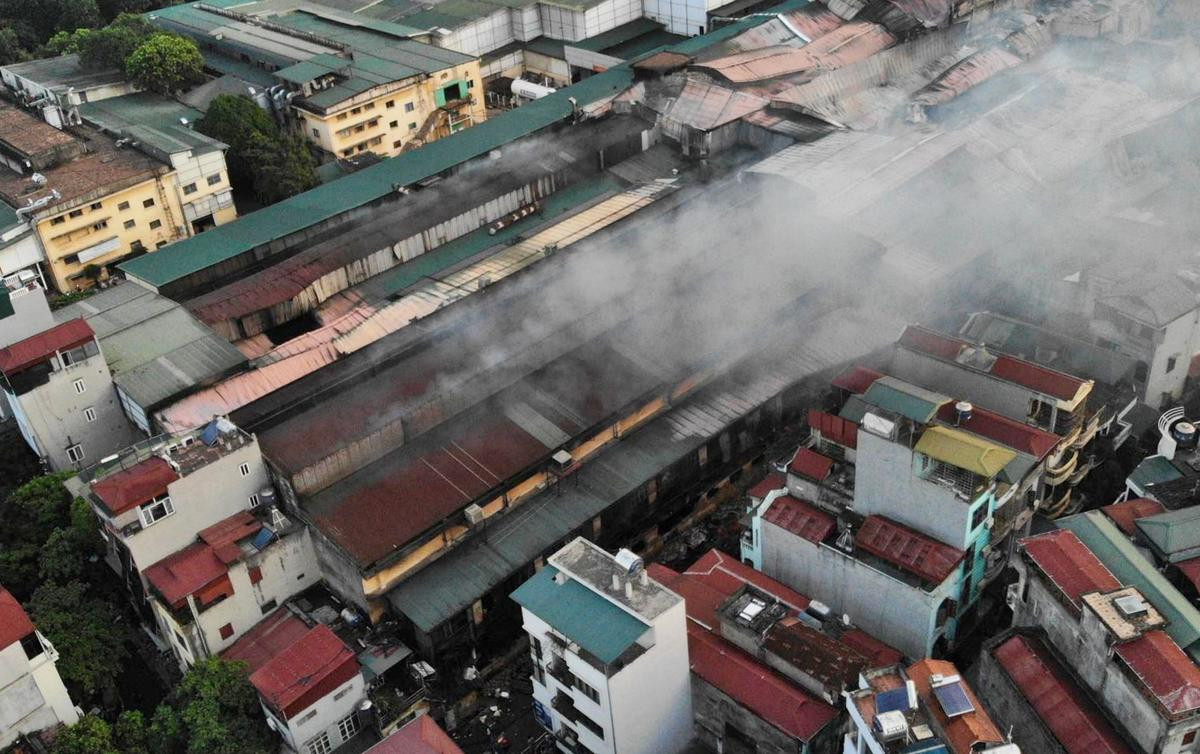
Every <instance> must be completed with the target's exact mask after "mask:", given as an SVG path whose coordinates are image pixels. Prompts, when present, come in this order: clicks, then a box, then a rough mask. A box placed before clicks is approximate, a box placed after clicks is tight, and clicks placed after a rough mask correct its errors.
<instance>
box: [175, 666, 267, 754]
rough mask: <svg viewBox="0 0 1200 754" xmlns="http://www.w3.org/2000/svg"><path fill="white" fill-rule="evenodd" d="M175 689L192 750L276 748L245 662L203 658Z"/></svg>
mask: <svg viewBox="0 0 1200 754" xmlns="http://www.w3.org/2000/svg"><path fill="white" fill-rule="evenodd" d="M175 694H176V704H175V708H176V709H177V710H178V712H179V717H180V719H181V721H182V723H183V727H184V730H185V731H186V739H187V751H188V754H241V753H244V754H257V753H258V752H263V753H264V754H265V752H267V751H269V750H271V748H273V747H272V744H274V737H273V736H272V735H271V732H270V730H269V729H268V728H267V726H266V723H265V722H264V720H263V717H262V711H261V709H260V707H259V704H258V693H257V692H256V691H255V690H254V687H253V686H251V685H250V680H249V677H248V676H247V673H246V664H245V663H244V662H230V661H228V660H222V659H220V658H214V657H210V658H208V659H205V660H201V661H200V662H198V663H196V664H195V665H194V666H193V667H192V669H191V670H189V671H188V673H187V675H185V676H184V677H183V680H182V681H181V682H180V683H179V686H178V688H176V690H175Z"/></svg>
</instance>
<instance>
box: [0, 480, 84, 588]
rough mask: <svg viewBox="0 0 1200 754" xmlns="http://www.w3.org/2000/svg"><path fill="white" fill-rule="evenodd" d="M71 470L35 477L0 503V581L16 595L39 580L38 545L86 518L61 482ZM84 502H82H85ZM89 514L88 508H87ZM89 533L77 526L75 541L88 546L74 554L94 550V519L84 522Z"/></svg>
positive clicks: (80, 555) (40, 548)
mask: <svg viewBox="0 0 1200 754" xmlns="http://www.w3.org/2000/svg"><path fill="white" fill-rule="evenodd" d="M70 475H71V472H66V473H61V474H50V475H47V476H40V477H37V478H35V479H33V480H31V481H29V482H27V483H25V484H23V485H21V486H20V487H18V488H17V489H15V490H13V492H12V493H11V494H9V496H8V498H7V499H6V500H5V501H4V504H3V505H2V506H0V520H3V521H4V526H0V584H4V586H5V587H6V588H7V589H8V590H9V591H10V592H12V593H13V594H14V595H15V596H16V597H17V599H19V600H27V599H28V598H29V596H30V595H31V594H33V590H34V589H36V588H37V586H38V584H39V583H41V576H40V563H39V561H40V558H41V554H42V549H43V548H44V547H45V545H46V543H47V542H48V541H49V540H50V537H51V535H53V534H54V533H55V531H56V530H59V529H71V528H73V527H74V526H76V523H75V522H76V521H78V522H80V523H79V526H81V527H82V526H84V523H83V522H86V521H87V519H85V518H83V517H82V516H79V515H76V514H74V513H73V510H72V501H71V495H70V493H68V492H67V488H66V487H64V486H63V480H64V479H66V478H67V477H69V476H70ZM85 505H86V504H85ZM87 513H88V514H89V516H90V511H87ZM86 525H87V526H88V528H90V531H91V533H85V531H86V530H85V529H83V528H81V529H80V533H79V534H78V535H76V539H75V541H76V542H77V543H78V544H81V545H83V546H85V547H88V548H91V549H89V550H88V551H87V552H86V553H83V552H82V551H81V554H79V555H76V557H86V556H87V555H89V554H92V553H95V552H98V550H96V549H94V548H95V547H96V541H95V538H97V537H99V534H98V533H96V525H95V523H94V519H93V520H92V522H90V523H87V524H86Z"/></svg>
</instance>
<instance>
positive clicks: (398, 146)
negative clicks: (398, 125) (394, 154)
mask: <svg viewBox="0 0 1200 754" xmlns="http://www.w3.org/2000/svg"><path fill="white" fill-rule="evenodd" d="M400 143H401V142H400V140H399V139H397V140H395V141H393V142H392V149H399V148H400Z"/></svg>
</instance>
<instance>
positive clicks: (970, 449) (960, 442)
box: [915, 426, 1017, 479]
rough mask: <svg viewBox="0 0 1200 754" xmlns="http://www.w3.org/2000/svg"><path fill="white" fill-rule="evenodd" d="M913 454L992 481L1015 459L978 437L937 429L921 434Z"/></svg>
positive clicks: (1015, 455)
mask: <svg viewBox="0 0 1200 754" xmlns="http://www.w3.org/2000/svg"><path fill="white" fill-rule="evenodd" d="M915 450H916V451H917V452H918V453H923V454H925V455H927V456H929V457H930V458H936V459H937V460H939V461H941V462H942V463H948V464H950V465H951V466H956V467H958V468H960V469H966V470H967V471H970V472H971V473H973V474H978V475H979V476H981V477H984V478H986V479H992V478H994V477H995V476H996V475H997V474H999V473H1000V472H1001V471H1003V470H1004V467H1005V466H1007V465H1008V464H1009V463H1011V462H1012V460H1013V459H1014V458H1016V457H1017V454H1016V453H1014V452H1013V451H1011V450H1009V449H1008V448H1002V447H1000V446H999V445H995V444H993V443H990V442H988V441H987V440H985V439H983V438H982V437H977V436H976V435H971V434H967V433H966V432H963V431H962V430H958V429H952V428H951V427H941V426H935V427H930V428H928V429H926V430H925V431H924V432H923V433H921V439H920V440H918V441H917V446H916V448H915Z"/></svg>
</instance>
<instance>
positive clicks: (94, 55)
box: [51, 14, 155, 69]
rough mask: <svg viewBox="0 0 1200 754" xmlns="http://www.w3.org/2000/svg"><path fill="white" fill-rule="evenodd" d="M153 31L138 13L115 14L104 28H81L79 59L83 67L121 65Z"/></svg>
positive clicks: (78, 44)
mask: <svg viewBox="0 0 1200 754" xmlns="http://www.w3.org/2000/svg"><path fill="white" fill-rule="evenodd" d="M76 34H79V32H76ZM154 34H155V30H154V27H153V26H151V25H150V22H149V21H147V20H146V19H144V18H142V17H141V16H134V15H130V14H125V15H122V16H118V17H117V19H116V20H115V21H113V22H112V23H111V24H109V25H108V26H106V27H104V28H103V29H95V30H87V31H85V32H84V34H83V35H82V38H81V39H79V40H78V42H77V43H76V46H77V47H78V50H77V51H78V52H79V60H80V62H81V63H83V65H84V67H86V68H122V69H123V68H125V61H126V60H128V59H129V56H130V55H132V54H133V52H134V50H136V49H137V48H138V47H139V46H140V45H141V44H142V43H143V42H145V41H146V40H147V39H149V38H150V37H152V36H154ZM53 41H54V39H53V38H51V42H53Z"/></svg>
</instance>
